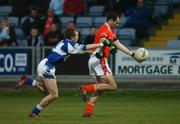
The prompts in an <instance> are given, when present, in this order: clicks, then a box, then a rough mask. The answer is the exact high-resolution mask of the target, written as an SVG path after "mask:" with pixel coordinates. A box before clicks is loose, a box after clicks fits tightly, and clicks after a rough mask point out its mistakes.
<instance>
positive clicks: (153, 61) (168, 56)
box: [115, 50, 180, 76]
mask: <svg viewBox="0 0 180 124" xmlns="http://www.w3.org/2000/svg"><path fill="white" fill-rule="evenodd" d="M149 53H150V57H149V59H148V60H147V61H145V62H143V63H141V64H138V63H137V62H135V60H134V59H133V58H132V57H130V56H127V55H126V54H124V53H121V52H118V53H117V54H116V61H115V74H116V75H123V76H130V75H133V76H136V75H137V76H153V75H156V76H158V75H159V76H180V51H179V50H149Z"/></svg>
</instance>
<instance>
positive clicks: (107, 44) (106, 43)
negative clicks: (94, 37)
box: [103, 39, 111, 47]
mask: <svg viewBox="0 0 180 124" xmlns="http://www.w3.org/2000/svg"><path fill="white" fill-rule="evenodd" d="M103 44H104V46H108V47H109V46H110V44H111V41H110V40H108V39H106V40H104V41H103Z"/></svg>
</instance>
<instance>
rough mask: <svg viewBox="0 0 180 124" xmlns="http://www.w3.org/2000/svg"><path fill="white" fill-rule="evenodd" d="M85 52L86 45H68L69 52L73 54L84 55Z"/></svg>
mask: <svg viewBox="0 0 180 124" xmlns="http://www.w3.org/2000/svg"><path fill="white" fill-rule="evenodd" d="M84 50H86V45H85V44H79V43H75V44H73V45H71V44H69V45H68V52H69V53H71V54H77V53H83V52H84Z"/></svg>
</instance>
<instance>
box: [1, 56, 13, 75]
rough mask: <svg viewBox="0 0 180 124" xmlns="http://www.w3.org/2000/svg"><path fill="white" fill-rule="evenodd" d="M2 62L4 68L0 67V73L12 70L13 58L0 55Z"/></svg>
mask: <svg viewBox="0 0 180 124" xmlns="http://www.w3.org/2000/svg"><path fill="white" fill-rule="evenodd" d="M1 59H2V60H4V61H3V62H4V63H3V64H4V67H0V72H10V71H12V69H13V57H12V55H11V54H7V55H2V54H0V61H1Z"/></svg>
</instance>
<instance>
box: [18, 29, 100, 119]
mask: <svg viewBox="0 0 180 124" xmlns="http://www.w3.org/2000/svg"><path fill="white" fill-rule="evenodd" d="M78 38H79V34H78V32H77V31H76V30H74V29H67V30H66V31H65V33H64V39H63V40H61V41H59V43H58V44H57V45H56V46H55V47H54V48H53V49H52V52H51V53H50V54H49V55H48V56H47V57H46V58H44V59H43V60H42V61H40V63H39V64H38V67H37V72H38V80H34V79H32V78H30V77H28V76H27V75H23V76H22V77H21V79H20V80H19V81H18V82H17V84H16V89H19V88H20V87H22V86H23V85H30V86H33V87H36V88H37V89H39V90H40V91H42V92H45V93H47V95H46V96H45V97H44V98H43V99H42V100H41V101H40V102H39V103H38V104H37V105H36V106H35V107H34V108H33V109H32V111H31V113H30V114H29V116H30V117H32V118H38V117H39V113H40V111H41V110H42V109H43V108H45V107H47V106H48V105H49V104H50V103H52V102H53V101H54V100H55V99H56V98H57V97H58V86H57V81H56V76H55V64H57V63H60V62H62V61H63V60H64V58H65V57H66V56H67V55H70V54H77V53H82V52H83V51H86V50H91V49H94V48H98V47H102V46H103V44H102V43H97V44H88V45H85V44H78V43H77V40H78Z"/></svg>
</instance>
